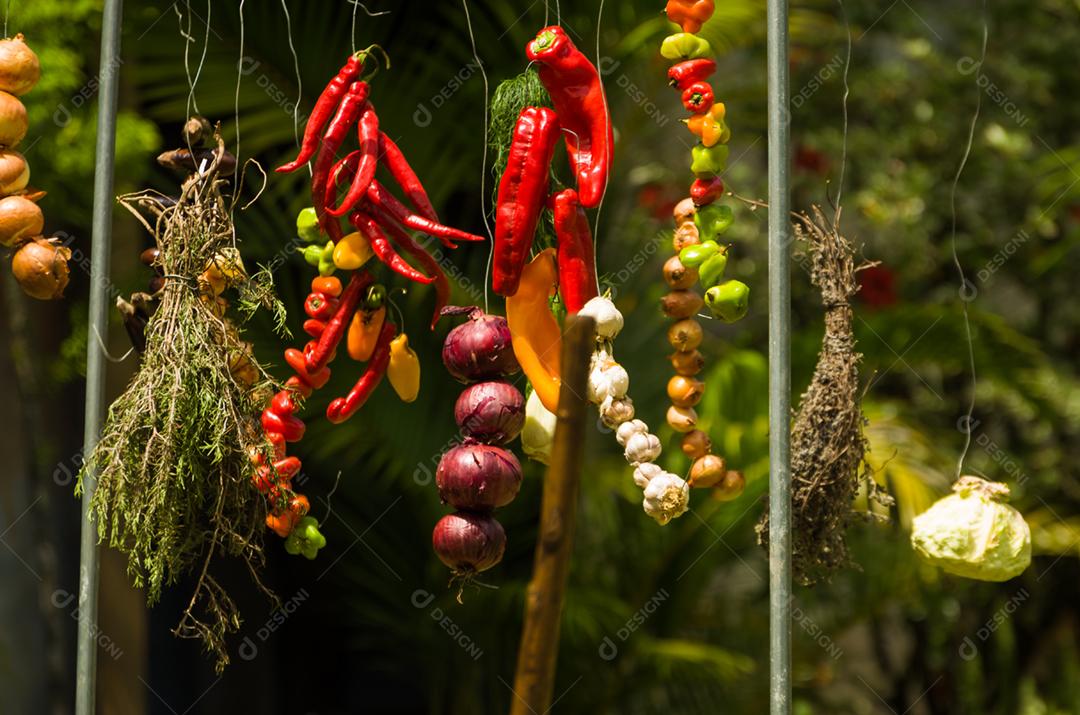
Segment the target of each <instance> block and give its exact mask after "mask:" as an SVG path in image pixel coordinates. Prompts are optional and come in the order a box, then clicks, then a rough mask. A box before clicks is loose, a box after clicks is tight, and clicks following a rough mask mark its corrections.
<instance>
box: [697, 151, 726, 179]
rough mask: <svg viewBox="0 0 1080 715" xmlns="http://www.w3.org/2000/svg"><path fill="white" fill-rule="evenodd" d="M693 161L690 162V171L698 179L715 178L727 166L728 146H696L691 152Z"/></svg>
mask: <svg viewBox="0 0 1080 715" xmlns="http://www.w3.org/2000/svg"><path fill="white" fill-rule="evenodd" d="M691 155H692V156H693V161H691V162H690V171H692V172H694V175H695V176H697V177H698V178H699V179H701V178H704V179H707V178H709V177H710V176H716V175H717V174H719V173H720V172H722V171H723V170H724V168H725V167H726V166H727V158H728V145H727V144H717V145H715V146H705V145H704V144H698V145H697V146H695V147H694V148H693V149H692V150H691Z"/></svg>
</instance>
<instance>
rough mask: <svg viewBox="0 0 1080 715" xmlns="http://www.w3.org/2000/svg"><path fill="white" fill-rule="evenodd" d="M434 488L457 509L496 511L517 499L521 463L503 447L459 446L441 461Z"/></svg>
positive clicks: (519, 486)
mask: <svg viewBox="0 0 1080 715" xmlns="http://www.w3.org/2000/svg"><path fill="white" fill-rule="evenodd" d="M435 485H436V486H437V487H438V488H439V496H440V497H441V498H442V500H443V501H444V502H446V503H447V504H449V505H450V506H452V507H454V508H455V509H474V510H478V511H482V510H488V509H496V508H498V507H500V506H506V505H507V504H509V503H510V502H512V501H513V500H514V497H516V496H517V493H518V489H520V488H521V463H520V462H518V459H517V457H515V456H514V453H513V452H508V451H507V450H505V449H503V448H502V447H492V446H490V445H486V444H459V445H458V446H456V447H454V448H452V449H449V450H447V451H446V452H445V453H444V454H443V456H442V459H440V460H439V466H438V468H436V470H435Z"/></svg>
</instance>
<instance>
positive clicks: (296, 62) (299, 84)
mask: <svg viewBox="0 0 1080 715" xmlns="http://www.w3.org/2000/svg"><path fill="white" fill-rule="evenodd" d="M353 7H354V8H355V7H356V6H355V5H354V6H353ZM281 9H282V10H283V11H285V34H286V35H287V36H288V38H289V52H291V53H292V59H293V70H294V71H295V72H296V104H294V105H293V110H292V121H293V138H294V139H295V141H296V146H300V100H301V99H302V98H303V96H304V84H303V80H302V79H300V58H299V57H298V56H297V54H296V45H295V44H293V36H292V18H291V17H289V5H288V2H287V0H281ZM354 12H355V9H354ZM354 22H355V20H354ZM354 51H355V50H354ZM310 170H311V164H310V163H309V164H308V171H310Z"/></svg>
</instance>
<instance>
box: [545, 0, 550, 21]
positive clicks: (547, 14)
mask: <svg viewBox="0 0 1080 715" xmlns="http://www.w3.org/2000/svg"><path fill="white" fill-rule="evenodd" d="M550 16H551V5H550V3H548V0H544V27H547V26H548V18H549V17H550Z"/></svg>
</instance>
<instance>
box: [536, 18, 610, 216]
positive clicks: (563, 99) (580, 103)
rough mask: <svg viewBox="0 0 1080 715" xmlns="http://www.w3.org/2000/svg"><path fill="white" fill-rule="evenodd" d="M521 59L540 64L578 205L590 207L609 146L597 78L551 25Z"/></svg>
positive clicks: (603, 183)
mask: <svg viewBox="0 0 1080 715" xmlns="http://www.w3.org/2000/svg"><path fill="white" fill-rule="evenodd" d="M525 55H526V57H528V58H529V60H530V61H532V62H537V63H539V64H540V68H539V74H540V81H541V82H543V83H544V87H545V88H546V89H547V91H548V94H549V95H550V96H551V101H552V103H553V104H554V105H555V111H556V112H557V113H558V115H559V121H560V122H562V126H563V129H564V130H565V134H564V139H565V140H566V151H567V153H568V154H569V155H570V166H572V167H573V169H574V174H575V175H576V176H577V183H578V187H577V188H578V195H579V197H580V199H581V205H582V206H584V207H586V208H595V207H596V206H597V205H598V204H599V203H600V199H602V198H603V196H604V189H605V188H606V187H607V179H608V171H609V170H610V169H611V152H612V148H613V146H614V143H615V139H614V135H613V133H612V129H611V116H610V115H609V114H608V107H607V100H606V99H605V98H604V87H603V85H602V84H601V82H600V74H599V73H598V72H597V71H596V67H595V66H593V63H592V62H590V61H589V58H588V57H586V56H585V55H584V53H582V52H581V51H580V50H579V49H578V48H576V47H574V43H573V42H571V41H570V38H569V37H568V36H567V35H566V33H565V32H564V31H563V29H562V28H561V27H558V26H557V25H553V26H551V27H545V28H544V29H543V30H541V31H540V33H539V34H538V35H537V36H536V39H534V40H533V41H532V42H530V43H529V44H528V45H526V46H525Z"/></svg>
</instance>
